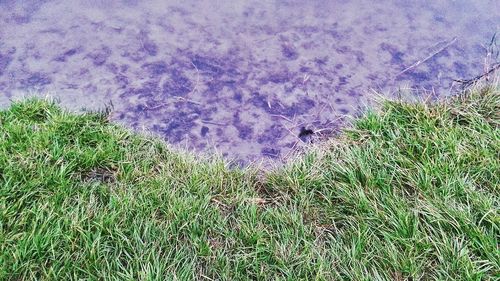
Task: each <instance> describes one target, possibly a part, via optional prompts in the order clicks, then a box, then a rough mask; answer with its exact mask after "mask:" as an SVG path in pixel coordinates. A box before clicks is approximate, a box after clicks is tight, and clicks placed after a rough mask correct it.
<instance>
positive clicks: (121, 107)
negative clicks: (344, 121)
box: [0, 0, 500, 161]
mask: <svg viewBox="0 0 500 281" xmlns="http://www.w3.org/2000/svg"><path fill="white" fill-rule="evenodd" d="M499 3H500V2H498V1H343V0H335V1H319V0H308V1H303V0H301V1H272V0H267V1H242V0H237V1H235V0H231V1H213V0H212V1H156V0H155V1H96V0H94V1H76V0H75V1H9V0H7V1H5V0H0V93H2V94H1V96H0V106H1V107H6V106H7V105H8V104H9V102H10V100H11V99H14V98H18V97H21V96H24V95H26V93H27V91H31V93H32V94H37V95H39V94H40V93H42V94H44V95H45V94H47V93H48V94H49V95H52V96H56V97H58V98H59V99H60V101H61V103H62V104H63V105H64V106H66V107H69V108H72V109H79V108H82V107H85V108H90V109H97V108H102V107H103V106H104V105H106V104H109V103H110V102H112V103H113V105H114V110H113V112H112V117H113V119H114V120H116V121H118V122H121V123H124V124H126V125H127V126H129V127H132V128H134V129H138V130H142V129H146V130H150V131H153V132H155V133H157V134H159V135H161V136H164V137H165V138H166V139H167V140H169V141H170V142H171V143H174V144H179V145H181V146H187V147H189V148H196V149H198V150H204V149H207V148H212V147H216V148H217V150H218V151H219V152H222V153H224V154H226V155H228V157H230V158H237V159H241V160H246V161H248V160H254V159H259V158H262V157H283V156H284V155H286V154H287V153H288V152H289V151H290V149H291V148H292V147H294V146H296V145H297V144H299V143H300V142H301V140H300V139H299V138H298V136H299V134H300V132H301V128H302V127H305V128H306V129H312V130H313V131H318V130H325V131H328V130H332V129H335V128H337V127H338V125H339V118H341V117H342V116H345V115H350V114H353V113H355V112H356V110H357V109H358V108H359V106H360V105H362V104H363V103H366V102H367V100H370V98H371V97H372V96H373V91H372V90H373V89H376V90H381V91H382V93H388V92H390V91H394V90H396V89H397V88H398V87H401V86H411V87H418V88H427V89H430V88H431V87H434V88H435V90H436V92H437V93H438V94H441V95H446V94H448V93H449V89H450V87H451V86H452V84H451V83H452V79H455V78H467V77H470V76H473V75H476V74H478V73H480V72H481V71H482V70H483V67H484V65H483V60H484V56H485V53H486V51H485V45H486V44H487V43H488V42H489V40H490V39H491V38H492V36H493V35H494V33H495V32H496V31H498V29H499V23H500V4H499ZM418 61H421V63H420V64H415V63H416V62H418ZM412 65H413V66H412ZM33 91H35V92H33ZM301 137H303V135H301Z"/></svg>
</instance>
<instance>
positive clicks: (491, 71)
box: [453, 63, 500, 87]
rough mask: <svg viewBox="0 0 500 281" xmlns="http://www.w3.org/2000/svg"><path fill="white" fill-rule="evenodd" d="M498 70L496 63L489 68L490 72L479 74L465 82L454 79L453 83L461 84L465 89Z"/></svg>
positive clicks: (499, 66) (498, 65) (498, 66)
mask: <svg viewBox="0 0 500 281" xmlns="http://www.w3.org/2000/svg"><path fill="white" fill-rule="evenodd" d="M499 68H500V63H496V64H494V65H493V67H491V68H490V70H488V71H486V72H485V73H483V74H481V75H478V76H476V77H474V78H471V79H467V80H462V79H454V80H453V81H455V82H458V83H461V84H462V86H464V87H467V86H469V85H472V84H474V83H475V82H477V81H479V80H481V79H482V78H484V77H486V76H488V75H490V74H491V73H493V72H495V71H496V70H498V69H499Z"/></svg>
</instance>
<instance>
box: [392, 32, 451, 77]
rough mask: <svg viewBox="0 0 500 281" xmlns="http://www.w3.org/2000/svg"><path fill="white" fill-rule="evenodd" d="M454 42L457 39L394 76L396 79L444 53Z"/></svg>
mask: <svg viewBox="0 0 500 281" xmlns="http://www.w3.org/2000/svg"><path fill="white" fill-rule="evenodd" d="M455 41H457V37H455V38H453V39H452V40H450V42H448V43H447V44H446V45H445V46H444V47H442V48H441V49H439V50H437V51H436V52H434V53H432V54H431V55H429V56H428V57H426V58H425V59H423V60H419V61H417V62H415V63H414V64H412V65H410V66H409V67H407V68H405V69H404V70H403V71H401V72H400V73H398V74H396V76H395V77H394V78H396V77H398V76H400V75H403V74H405V73H406V72H408V71H410V70H412V69H413V68H415V67H417V66H419V65H421V64H422V63H424V62H426V61H428V60H430V59H431V58H432V57H434V56H435V55H437V54H439V53H441V52H442V51H444V50H445V49H446V48H448V47H449V46H451V45H452V44H453V43H455Z"/></svg>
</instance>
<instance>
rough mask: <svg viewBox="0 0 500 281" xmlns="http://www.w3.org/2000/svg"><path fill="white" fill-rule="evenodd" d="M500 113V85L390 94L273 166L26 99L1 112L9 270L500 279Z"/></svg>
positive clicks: (3, 273) (3, 224)
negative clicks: (431, 95) (429, 97)
mask: <svg viewBox="0 0 500 281" xmlns="http://www.w3.org/2000/svg"><path fill="white" fill-rule="evenodd" d="M499 113H500V87H498V86H486V87H483V88H476V89H472V90H467V91H465V92H464V93H463V94H462V95H460V96H459V97H457V98H453V99H448V100H446V101H443V102H439V103H436V104H431V105H429V104H425V103H413V104H409V103H403V102H394V101H392V102H391V101H386V102H384V104H383V106H382V108H381V110H380V111H377V112H372V113H368V114H367V115H366V116H364V117H363V118H361V119H359V120H357V121H355V122H354V124H353V126H352V128H351V129H349V130H346V132H345V133H344V134H343V135H342V136H340V137H338V138H335V139H332V140H330V141H327V142H326V143H323V144H321V145H318V146H316V147H314V148H311V149H310V150H309V151H308V152H307V153H305V154H304V155H302V156H300V157H297V159H295V160H292V161H291V162H290V163H288V164H287V165H286V167H284V168H280V169H277V170H274V171H271V172H266V173H263V172H259V171H258V170H257V169H256V168H252V167H250V168H247V169H245V170H240V169H230V168H229V165H228V164H227V163H225V162H224V161H222V160H217V159H205V160H200V159H198V158H195V157H193V156H190V155H186V154H183V153H180V152H178V151H175V150H172V149H170V148H169V147H168V146H167V145H166V144H165V143H163V142H161V141H160V140H157V139H155V138H153V137H146V136H141V135H136V134H133V133H131V132H129V131H127V130H126V129H123V128H121V127H119V126H116V125H113V124H109V123H108V121H107V119H106V116H105V115H104V114H84V115H76V114H71V113H68V112H65V111H63V110H61V109H60V108H59V107H58V106H56V105H54V104H53V103H50V102H47V101H40V100H28V101H24V102H20V103H14V104H13V105H12V106H11V107H10V108H9V109H7V110H4V111H1V112H0V280H76V279H87V280H192V279H198V280H205V279H206V280H211V279H213V280H246V279H250V280H420V279H424V280H495V278H498V277H499V273H500V270H499V269H500V252H499V246H498V238H499V234H500V230H499V227H500V216H499V212H498V211H499V191H500V185H499V183H500V178H499V177H500V131H499V130H500V129H499V128H500V116H499ZM496 280H498V279H496Z"/></svg>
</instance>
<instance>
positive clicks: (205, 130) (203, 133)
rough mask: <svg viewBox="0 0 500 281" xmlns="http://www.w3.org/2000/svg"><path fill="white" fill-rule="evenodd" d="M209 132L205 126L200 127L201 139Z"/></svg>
mask: <svg viewBox="0 0 500 281" xmlns="http://www.w3.org/2000/svg"><path fill="white" fill-rule="evenodd" d="M209 130H210V129H209V128H208V127H206V126H203V127H201V136H202V137H204V136H206V135H207V133H208V131H209Z"/></svg>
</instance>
